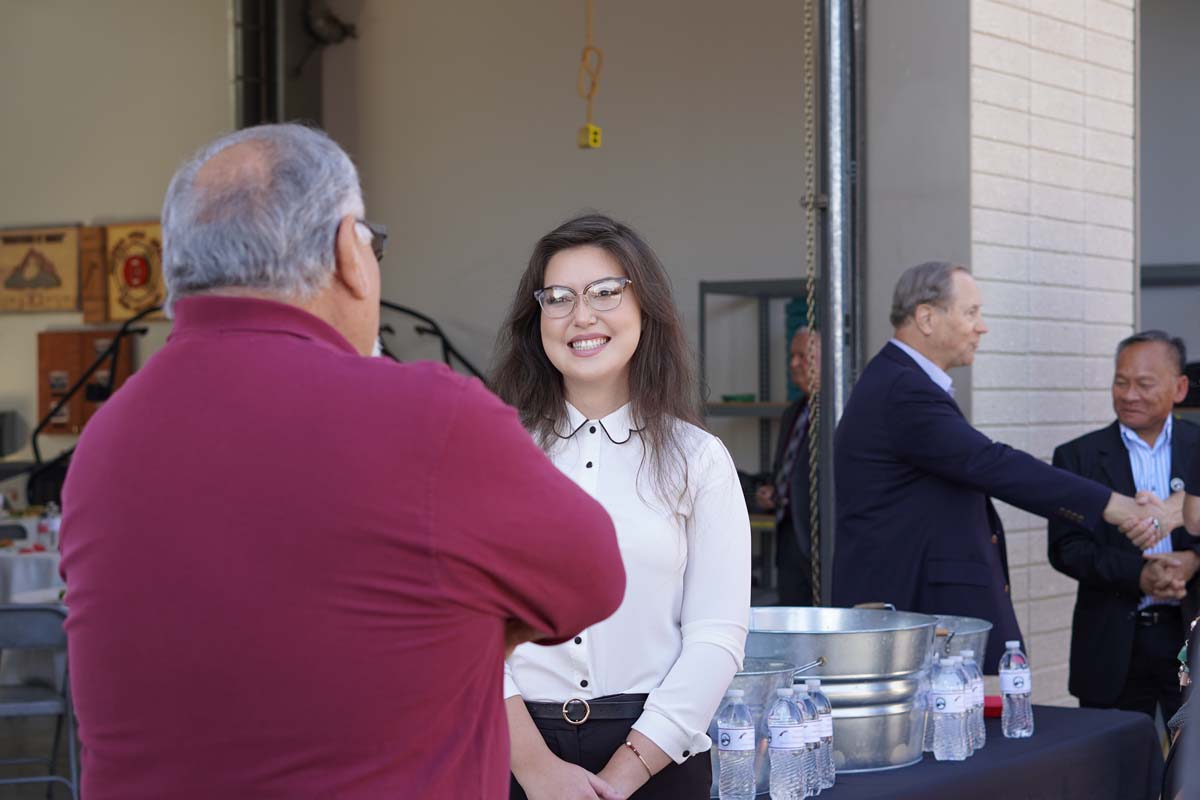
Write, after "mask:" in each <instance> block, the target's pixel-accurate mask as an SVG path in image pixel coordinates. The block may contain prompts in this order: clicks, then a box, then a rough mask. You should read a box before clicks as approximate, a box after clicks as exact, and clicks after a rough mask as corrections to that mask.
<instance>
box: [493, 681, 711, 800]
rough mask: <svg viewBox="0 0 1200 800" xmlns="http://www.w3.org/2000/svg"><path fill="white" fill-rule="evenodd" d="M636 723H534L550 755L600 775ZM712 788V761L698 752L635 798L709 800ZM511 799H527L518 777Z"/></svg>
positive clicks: (670, 767) (670, 768) (663, 772)
mask: <svg viewBox="0 0 1200 800" xmlns="http://www.w3.org/2000/svg"><path fill="white" fill-rule="evenodd" d="M617 697H619V695H617ZM636 721H637V718H636V717H633V718H631V719H589V720H588V721H587V722H585V723H583V724H582V725H572V724H571V723H569V722H567V721H566V720H565V719H536V718H535V719H534V720H533V723H534V724H535V725H536V726H537V729H538V731H539V732H540V733H541V734H542V738H543V739H545V740H546V746H547V747H549V748H550V752H551V753H554V755H556V756H558V757H559V758H561V759H562V760H563V761H567V762H569V763H571V764H578V765H579V766H581V767H583V768H584V769H586V770H588V771H589V772H593V773H598V772H599V771H600V770H602V769H604V765H605V764H607V763H608V760H609V759H610V758H612V755H613V753H615V752H616V751H617V748H619V747H622V746H623V745H624V744H625V740H626V739H628V738H629V731H630V729H631V728H632V727H633V723H634V722H636ZM711 787H712V762H711V760H710V759H709V755H708V753H698V754H696V755H694V756H692V757H691V758H689V759H688V760H687V761H685V762H683V763H682V764H675V763H671V764H668V765H667V766H666V768H664V769H663V770H661V771H660V772H659V773H658V774H657V775H655V776H654V777H653V778H651V779H650V780H649V781H647V782H646V784H645V785H644V786H642V788H640V789H638V790H637V793H636V794H635V795H634V796H635V797H636V798H637V800H707V798H708V793H709V789H710V788H711ZM509 800H527V798H526V796H525V791H524V790H523V789H522V788H521V785H520V784H518V783H517V779H516V778H515V777H512V778H511V779H510V789H509Z"/></svg>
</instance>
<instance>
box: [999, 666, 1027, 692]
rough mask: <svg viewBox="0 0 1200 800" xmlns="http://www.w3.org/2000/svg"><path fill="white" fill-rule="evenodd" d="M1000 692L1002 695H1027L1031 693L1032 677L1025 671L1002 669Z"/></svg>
mask: <svg viewBox="0 0 1200 800" xmlns="http://www.w3.org/2000/svg"><path fill="white" fill-rule="evenodd" d="M1000 691H1001V692H1003V693H1004V694H1029V693H1030V692H1031V691H1033V676H1032V675H1031V674H1030V672H1029V670H1027V669H1002V670H1000Z"/></svg>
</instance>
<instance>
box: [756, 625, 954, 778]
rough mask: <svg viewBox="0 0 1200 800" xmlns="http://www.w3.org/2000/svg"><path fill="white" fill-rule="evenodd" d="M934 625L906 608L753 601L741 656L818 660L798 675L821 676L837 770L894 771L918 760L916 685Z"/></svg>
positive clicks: (920, 729) (920, 724)
mask: <svg viewBox="0 0 1200 800" xmlns="http://www.w3.org/2000/svg"><path fill="white" fill-rule="evenodd" d="M936 624H937V623H936V620H935V619H934V618H933V617H932V616H929V615H926V614H914V613H912V612H908V611H880V610H874V609H859V608H804V607H756V608H752V609H751V610H750V635H749V637H748V638H747V640H746V655H747V656H752V657H755V658H774V659H779V660H782V661H786V662H789V663H793V664H807V663H809V662H812V661H815V660H818V659H821V658H823V659H824V664H823V665H821V666H818V667H816V668H815V669H812V670H810V671H808V672H807V673H806V674H804V675H802V676H799V678H798V680H803V679H804V678H820V679H821V690H822V691H824V692H825V694H826V695H827V696H828V697H829V702H830V704H831V705H832V706H833V746H834V760H835V763H836V764H837V768H838V770H839V771H841V772H869V771H873V770H880V769H894V768H897V767H906V766H908V765H910V764H915V763H917V762H918V761H920V760H921V743H922V738H923V735H924V731H925V714H924V709H923V708H922V707H921V705H920V702H919V701H920V694H919V690H920V684H921V680H922V678H923V677H924V675H925V670H926V669H927V667H928V661H929V655H930V652H931V648H932V645H933V639H934V628H935V626H936Z"/></svg>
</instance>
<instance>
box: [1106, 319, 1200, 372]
mask: <svg viewBox="0 0 1200 800" xmlns="http://www.w3.org/2000/svg"><path fill="white" fill-rule="evenodd" d="M1150 342H1162V343H1163V344H1164V345H1166V346H1167V352H1168V353H1170V354H1171V360H1172V361H1174V362H1175V363H1174V364H1173V365H1172V366H1174V367H1175V368H1176V370H1178V372H1179V374H1180V375H1183V374H1184V372H1185V371H1186V369H1187V345H1186V344H1184V342H1183V339H1180V338H1179V337H1178V336H1172V335H1171V334H1169V333H1167V332H1166V331H1160V330H1157V329H1154V330H1148V331H1139V332H1138V333H1135V334H1134V335H1133V336H1127V337H1125V338H1124V339H1122V340H1121V341H1120V343H1119V344H1118V345H1117V360H1118V361H1119V360H1120V359H1121V353H1122V352H1124V351H1125V348H1126V347H1132V346H1133V345H1135V344H1148V343H1150Z"/></svg>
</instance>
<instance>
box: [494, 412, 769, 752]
mask: <svg viewBox="0 0 1200 800" xmlns="http://www.w3.org/2000/svg"><path fill="white" fill-rule="evenodd" d="M567 415H568V419H569V428H568V429H567V430H566V431H560V433H563V434H564V435H567V436H568V438H564V439H559V440H558V441H557V442H556V443H555V444H554V446H553V447H551V449H550V452H549V456H550V459H551V461H553V462H554V464H555V465H556V466H557V467H558V468H559V469H561V470H562V471H563V472H564V473H565V474H566V475H568V476H569V477H570V478H571V479H572V480H574V481H575V482H576V483H577V484H579V486H580V487H582V488H583V489H584V490H585V491H587V493H588V494H590V495H591V496H592V497H594V498H595V499H596V500H597V501H598V502H599V503H600V505H602V506H603V507H604V509H605V510H606V511H608V514H609V516H610V517H612V520H613V525H614V526H615V527H616V531H617V543H618V546H619V547H620V550H621V557H622V559H623V561H624V564H625V575H626V589H625V598H624V600H623V601H622V602H621V606H620V607H619V608H618V609H617V611H616V613H614V614H613V615H612V616H611V617H609V618H608V619H606V620H604V621H603V622H600V623H598V624H596V625H593V626H592V627H590V628H588V629H587V630H585V631H584V632H583V633H581V634H580V635H579V636H578V637H576V638H575V639H574V640H573V641H569V642H566V643H565V644H560V645H555V646H552V647H547V646H542V645H538V644H533V643H530V644H524V645H521V646H520V647H518V648H517V649H516V650H515V651H514V652H513V654H512V656H510V657H509V659H508V661H507V662H506V663H505V666H504V696H505V698H508V697H512V696H513V695H516V694H520V695H522V696H523V697H524V699H526V700H529V701H535V702H537V701H540V702H547V701H548V702H555V703H561V702H564V701H566V700H569V699H570V698H572V697H578V698H582V699H584V700H590V699H592V698H595V697H603V696H605V695H611V694H626V693H628V694H647V693H648V694H649V698H648V699H647V700H646V708H645V711H644V712H643V713H642V715H641V717H639V718H638V720H637V721H636V722H635V723H634V725H633V727H634V729H635V730H637V731H639V732H640V733H642V734H643V735H644V736H646V737H647V738H649V739H650V740H651V741H652V742H654V743H655V744H657V745H658V746H659V747H660V748H662V750H663V751H664V752H666V753H667V754H668V755H669V756H670V757H671V758H672V759H674V760H675V761H676V762H677V763H682V762H683V761H684V760H685V759H687V757H688V756H690V755H693V754H695V753H701V752H704V751H706V750H708V749H709V747H710V746H711V744H712V742H711V741H710V740H709V738H708V735H707V730H708V723H709V721H710V720H711V719H712V715H713V713H714V712H715V711H716V708H717V706H718V705H719V704H720V702H721V698H722V697H723V695H724V693H725V689H726V688H728V686H729V683H730V681H731V680H732V679H733V676H734V673H736V672H737V671H738V670H739V669H741V666H742V656H743V653H744V648H745V643H746V631H747V628H748V626H749V621H750V519H749V516H748V515H747V512H746V502H745V499H744V497H743V495H742V490H741V486H740V484H739V482H738V477H737V471H736V469H735V468H734V465H733V460H732V458H730V456H729V452H728V451H727V450H726V449H725V446H724V445H723V444H721V440H720V439H718V438H716V437H715V436H713V435H711V434H709V433H707V432H705V431H703V430H701V429H700V428H697V427H696V426H694V425H690V424H688V423H685V422H682V421H679V422H677V424H678V425H679V426H680V434H681V444H682V446H683V455H684V458H685V460H686V464H687V491H686V492H685V493H683V494H682V496H681V497H679V498H678V499H677V500H676V499H675V496H676V495H679V494H680V493H679V492H678V491H674V492H672V506H671V507H665V506H664V505H663V502H662V500H660V499H659V497H658V493H657V492H656V491H655V486H654V483H653V481H652V479H651V476H650V474H649V473H650V467H649V464H647V465H646V466H645V468H644V469H643V468H642V449H643V448H642V439H641V437H640V435H639V434H638V432H637V431H636V430H633V428H634V426H633V424H632V421H631V420H630V406H629V405H625V406H623V407H621V408H619V409H617V410H616V411H614V412H613V413H611V414H609V415H608V416H607V417H605V418H604V419H602V420H589V419H586V418H585V417H584V416H583V414H582V413H580V412H579V410H577V409H576V408H575V407H574V406H572V405H570V404H569V403H568V404H567ZM639 471H640V475H639ZM677 483H678V484H681V483H682V481H679V482H677ZM546 502H548V503H552V502H554V499H553V498H547V499H546ZM562 534H563V535H564V536H570V535H571V520H570V519H564V520H563V521H562ZM562 568H563V569H565V570H571V571H573V572H574V573H576V574H577V575H578V576H579V580H580V581H581V582H582V581H587V580H588V565H587V564H563V565H562Z"/></svg>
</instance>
